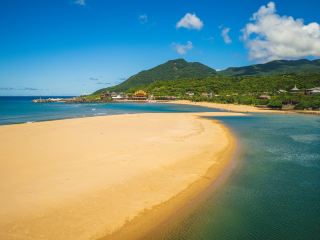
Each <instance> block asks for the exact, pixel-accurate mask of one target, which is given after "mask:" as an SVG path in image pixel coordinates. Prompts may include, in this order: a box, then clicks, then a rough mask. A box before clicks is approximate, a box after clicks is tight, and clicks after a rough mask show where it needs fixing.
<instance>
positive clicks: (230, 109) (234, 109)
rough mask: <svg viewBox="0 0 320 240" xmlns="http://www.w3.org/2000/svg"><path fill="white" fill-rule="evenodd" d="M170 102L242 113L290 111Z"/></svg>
mask: <svg viewBox="0 0 320 240" xmlns="http://www.w3.org/2000/svg"><path fill="white" fill-rule="evenodd" d="M170 103H173V104H187V105H194V106H201V107H209V108H216V109H223V110H227V111H230V112H242V113H277V114H281V113H284V114H286V113H290V111H279V110H272V109H263V108H258V107H255V106H249V105H242V104H224V103H213V102H191V101H188V100H176V101H171V102H170Z"/></svg>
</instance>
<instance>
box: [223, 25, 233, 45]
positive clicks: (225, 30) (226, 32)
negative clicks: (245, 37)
mask: <svg viewBox="0 0 320 240" xmlns="http://www.w3.org/2000/svg"><path fill="white" fill-rule="evenodd" d="M229 32H230V28H226V27H224V28H222V31H221V36H222V38H223V41H224V42H225V43H226V44H230V43H232V40H231V38H230V36H229Z"/></svg>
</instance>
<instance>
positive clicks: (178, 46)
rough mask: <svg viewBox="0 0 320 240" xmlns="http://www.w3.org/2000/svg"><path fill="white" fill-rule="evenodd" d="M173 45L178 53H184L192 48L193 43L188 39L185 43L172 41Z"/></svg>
mask: <svg viewBox="0 0 320 240" xmlns="http://www.w3.org/2000/svg"><path fill="white" fill-rule="evenodd" d="M173 47H174V50H175V51H176V52H177V53H178V54H180V55H184V54H186V53H187V52H188V51H189V50H191V49H192V48H193V44H192V42H190V41H188V42H187V43H186V44H180V43H173Z"/></svg>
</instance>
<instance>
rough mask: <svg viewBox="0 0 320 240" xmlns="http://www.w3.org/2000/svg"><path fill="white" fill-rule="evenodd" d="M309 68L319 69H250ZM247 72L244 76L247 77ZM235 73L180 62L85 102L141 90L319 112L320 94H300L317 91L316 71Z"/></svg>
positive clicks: (319, 76)
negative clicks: (307, 90)
mask: <svg viewBox="0 0 320 240" xmlns="http://www.w3.org/2000/svg"><path fill="white" fill-rule="evenodd" d="M310 64H311V65H320V61H319V60H315V61H309V60H298V61H273V62H270V63H266V64H263V65H254V66H251V67H250V68H252V69H260V70H259V71H262V70H263V71H264V72H267V71H269V72H270V73H273V72H277V71H278V70H279V69H285V68H286V69H287V70H288V71H289V70H290V69H291V68H287V67H285V66H288V65H290V67H292V66H295V68H296V69H308V68H307V67H306V66H309V65H310ZM256 66H258V67H256ZM309 67H310V66H309ZM245 68H246V67H245ZM261 69H262V70H261ZM277 69H278V70H277ZM229 70H230V69H229ZM232 71H234V70H232ZM248 71H249V70H246V71H244V72H246V73H248ZM281 71H282V70H281ZM235 72H236V74H235V75H234V76H228V75H229V74H230V71H229V73H228V74H226V72H225V71H224V72H223V73H219V74H216V72H215V71H214V70H213V69H211V68H209V67H206V66H204V65H202V64H200V63H188V62H186V61H184V60H182V59H178V60H172V61H169V62H167V63H165V64H162V65H160V66H158V67H156V68H153V69H151V70H148V71H143V72H141V73H139V74H137V75H134V76H133V77H131V78H129V79H128V80H127V81H126V82H124V83H122V84H120V85H118V86H115V87H112V88H106V89H101V90H99V91H97V92H96V93H94V94H92V95H90V96H88V99H90V100H94V99H98V98H99V95H100V94H101V93H103V92H106V91H116V92H120V91H123V92H125V93H127V94H132V93H134V92H135V91H136V90H139V89H142V90H144V91H146V92H147V93H148V94H149V95H153V96H154V97H156V98H158V99H162V98H165V97H168V96H174V97H177V98H180V99H190V100H192V101H212V102H219V103H238V104H247V105H265V106H269V107H272V108H281V107H283V106H288V105H290V106H291V107H292V106H294V108H295V109H319V108H320V94H318V95H305V93H304V89H308V88H313V87H320V69H319V71H317V72H313V71H311V70H310V72H309V73H306V72H304V71H301V72H299V73H287V74H279V73H277V74H253V72H251V73H252V74H253V75H252V76H249V75H247V74H245V75H241V74H239V71H238V70H237V71H235ZM294 72H295V71H294ZM294 86H296V87H297V88H299V89H301V91H299V92H296V93H292V92H291V89H292V88H293V87H294ZM190 93H192V94H190ZM263 96H264V97H263Z"/></svg>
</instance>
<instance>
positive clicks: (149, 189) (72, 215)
mask: <svg viewBox="0 0 320 240" xmlns="http://www.w3.org/2000/svg"><path fill="white" fill-rule="evenodd" d="M224 115H230V116H231V115H241V114H240V113H239V114H237V113H224V112H221V113H170V114H169V113H152V114H151V113H150V114H132V115H113V116H101V117H88V118H78V119H68V120H58V121H48V122H39V123H32V124H18V125H6V126H0V141H1V145H0V153H1V160H0V172H1V181H0V193H1V198H0V239H2V240H12V239H24V240H27V239H33V240H38V239H49V240H50V239H52V240H53V239H54V240H60V239H61V240H69V239H77V240H82V239H83V240H86V239H99V238H101V237H107V236H110V239H111V238H112V234H113V233H115V232H118V231H119V230H120V231H121V229H122V227H123V226H125V225H127V224H128V223H130V222H131V221H132V220H133V221H134V219H136V218H141V217H143V213H145V212H150V211H152V209H154V208H155V207H158V206H160V205H163V204H165V205H166V204H167V205H168V206H169V205H170V202H172V199H175V198H176V197H177V196H178V195H179V194H181V193H182V192H185V194H184V196H183V197H182V198H181V199H180V200H178V201H177V200H176V201H175V204H173V205H171V206H174V207H171V208H168V209H167V210H168V211H167V214H164V215H163V217H165V216H169V213H170V211H171V212H172V211H174V210H175V209H176V207H178V206H179V205H181V204H183V201H185V200H186V199H188V197H191V196H193V195H194V194H195V193H198V192H199V191H201V189H202V188H205V187H206V186H207V185H208V184H209V183H210V182H211V181H214V179H215V178H217V177H218V176H219V174H221V173H222V172H223V170H224V168H225V167H226V165H227V164H228V162H229V161H230V159H231V155H232V153H233V152H234V150H235V141H234V138H233V136H232V134H231V133H230V131H229V130H228V129H227V128H225V127H224V126H223V125H221V124H220V123H219V122H217V121H215V120H212V119H207V118H202V117H201V116H224ZM209 170H210V171H209ZM208 179H209V180H208ZM195 183H197V184H195ZM191 186H193V187H192V189H193V190H192V194H191V192H188V191H187V189H191ZM195 189H197V191H195ZM159 219H161V217H160V218H159ZM156 223H157V221H156V220H155V219H154V218H153V222H152V223H150V225H153V224H156ZM149 227H150V226H149ZM108 239H109V238H108ZM126 239H130V238H126Z"/></svg>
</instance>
